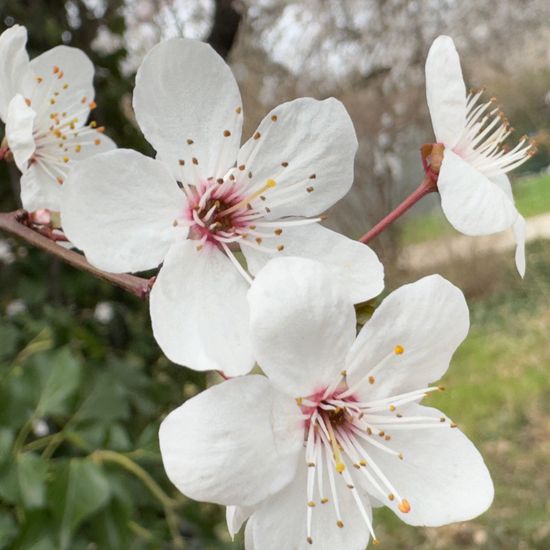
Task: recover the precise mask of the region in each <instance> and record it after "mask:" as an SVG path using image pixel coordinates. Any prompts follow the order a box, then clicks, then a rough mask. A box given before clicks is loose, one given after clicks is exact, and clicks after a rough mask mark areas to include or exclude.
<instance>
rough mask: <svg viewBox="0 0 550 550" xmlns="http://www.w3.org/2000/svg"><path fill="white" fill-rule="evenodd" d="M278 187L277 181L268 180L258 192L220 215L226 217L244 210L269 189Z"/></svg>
mask: <svg viewBox="0 0 550 550" xmlns="http://www.w3.org/2000/svg"><path fill="white" fill-rule="evenodd" d="M276 185H277V183H276V182H275V180H272V179H269V180H267V182H266V184H265V185H264V186H263V187H262V188H261V189H258V191H256V192H254V193H252V194H251V195H249V196H248V197H246V198H244V199H243V200H242V201H240V202H238V203H237V204H234V205H233V206H231V207H230V208H227V209H226V210H223V211H222V212H220V213H219V215H220V216H225V215H227V214H231V212H235V211H236V210H239V209H241V208H243V206H247V205H249V204H250V203H251V202H252V201H253V200H254V199H256V198H258V197H259V196H260V195H261V194H262V193H263V192H264V191H267V190H268V189H272V188H273V187H275V186H276Z"/></svg>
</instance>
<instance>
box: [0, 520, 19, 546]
mask: <svg viewBox="0 0 550 550" xmlns="http://www.w3.org/2000/svg"><path fill="white" fill-rule="evenodd" d="M15 535H17V525H16V523H15V520H14V519H13V516H12V515H11V514H9V513H8V512H0V550H4V548H9V544H10V542H11V541H12V539H13V538H14V537H15Z"/></svg>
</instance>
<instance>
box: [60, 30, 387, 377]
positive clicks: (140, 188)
mask: <svg viewBox="0 0 550 550" xmlns="http://www.w3.org/2000/svg"><path fill="white" fill-rule="evenodd" d="M134 108H135V112H136V118H137V121H138V123H139V125H140V127H141V129H142V130H143V133H144V134H145V137H146V138H147V139H148V141H149V142H150V143H151V144H152V145H153V147H154V148H155V149H156V151H157V158H156V159H155V160H152V159H150V158H148V157H145V156H143V155H141V154H138V153H136V152H134V151H129V150H118V151H113V152H111V153H107V154H105V155H101V156H99V157H95V158H93V159H88V160H87V161H85V162H82V163H80V164H79V165H78V166H77V167H76V168H75V170H74V171H73V172H72V174H71V177H70V181H69V185H67V186H66V192H65V193H64V197H63V204H62V211H61V217H62V224H63V228H64V230H65V232H66V234H67V236H68V238H69V239H70V240H71V242H73V243H75V245H76V246H77V247H79V248H81V249H82V250H83V251H84V253H85V254H86V257H87V258H88V260H89V261H90V262H91V263H92V264H93V265H95V266H97V267H99V268H100V269H104V270H106V271H112V272H127V271H143V270H147V269H153V268H156V267H157V266H158V265H159V264H160V263H162V264H163V265H162V268H161V270H160V272H159V274H158V277H157V279H156V282H155V284H154V286H153V289H152V292H151V297H150V298H151V299H150V310H151V318H152V325H153V331H154V335H155V337H156V339H157V342H158V343H159V345H160V346H161V348H162V349H163V351H164V352H165V354H166V355H167V356H168V357H169V358H170V359H171V360H173V361H174V362H176V363H179V364H182V365H186V366H188V367H190V368H193V369H196V370H208V369H216V370H222V371H224V372H225V373H226V374H228V375H236V374H244V373H246V372H248V371H249V370H250V369H251V368H252V366H253V364H254V358H253V355H252V351H251V349H250V342H249V337H248V306H247V303H246V292H247V290H248V286H249V283H250V282H251V280H252V276H254V275H255V274H256V273H257V272H258V271H259V270H260V269H261V268H262V267H263V266H264V264H265V263H266V262H267V261H268V260H269V259H270V258H272V257H273V256H275V255H293V256H305V257H310V258H318V259H319V260H320V261H322V262H323V263H324V264H325V265H327V266H329V268H330V269H331V271H332V273H333V275H334V276H335V277H336V278H337V280H338V281H340V283H341V284H342V286H344V287H345V288H346V290H347V292H348V294H349V296H350V298H351V299H352V300H353V301H354V302H359V301H363V300H367V299H370V298H372V297H373V296H375V295H377V294H378V293H379V292H380V291H381V290H382V288H383V268H382V265H381V264H380V262H379V260H378V258H377V257H376V254H375V253H374V252H373V251H372V250H371V249H370V248H368V247H366V246H364V245H362V244H361V243H358V242H356V241H353V240H351V239H348V238H346V237H344V236H342V235H339V234H338V233H336V232H334V231H331V230H329V229H326V228H324V227H322V226H321V225H320V224H319V223H318V222H319V221H320V220H321V217H320V214H321V213H322V212H323V211H325V210H326V209H327V208H329V207H330V206H332V205H333V204H334V203H335V202H336V201H338V200H339V199H340V198H341V197H343V196H344V195H345V194H346V193H347V191H348V190H349V188H350V187H351V184H352V181H353V162H354V156H355V152H356V149H357V139H356V136H355V131H354V128H353V124H352V122H351V120H350V118H349V115H348V114H347V112H346V110H345V108H344V107H343V105H342V104H341V103H340V102H339V101H337V100H335V99H327V100H324V101H317V100H315V99H311V98H305V99H297V100H295V101H291V102H289V103H285V104H283V105H280V106H278V107H276V108H275V109H274V110H273V111H271V112H270V113H269V114H268V115H267V116H266V117H265V118H264V120H263V121H262V122H261V123H260V125H259V127H258V129H257V130H256V131H255V132H254V134H253V135H252V137H251V138H250V139H249V140H248V141H247V142H246V143H244V145H243V146H242V147H239V146H240V143H241V129H242V123H243V108H242V102H241V96H240V93H239V89H238V86H237V83H236V81H235V79H234V77H233V75H232V73H231V70H230V69H229V67H228V66H227V65H226V64H225V62H224V61H223V60H222V59H221V58H220V57H219V56H218V55H217V54H216V53H215V52H214V50H213V49H212V48H211V47H210V46H208V45H207V44H204V43H201V42H198V41H193V40H186V39H171V40H167V41H165V42H161V43H160V44H159V45H157V46H156V47H155V48H153V49H152V50H151V51H150V52H149V54H148V55H147V56H146V58H145V59H144V61H143V64H142V65H141V67H140V69H139V71H138V74H137V77H136V88H135V91H134ZM245 266H246V267H245Z"/></svg>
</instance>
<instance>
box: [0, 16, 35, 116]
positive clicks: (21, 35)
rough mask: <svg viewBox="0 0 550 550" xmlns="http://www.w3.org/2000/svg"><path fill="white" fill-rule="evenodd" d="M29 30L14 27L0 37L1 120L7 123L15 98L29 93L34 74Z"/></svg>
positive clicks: (17, 26)
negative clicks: (30, 57) (30, 55)
mask: <svg viewBox="0 0 550 550" xmlns="http://www.w3.org/2000/svg"><path fill="white" fill-rule="evenodd" d="M26 44H27V29H26V28H25V27H22V26H20V25H13V27H10V28H9V29H7V30H6V31H4V32H3V33H2V34H1V35H0V118H1V119H2V120H3V121H6V119H7V116H8V105H9V103H10V101H11V100H12V98H13V96H14V95H15V94H18V93H22V94H26V93H28V92H29V84H30V83H31V78H32V73H31V71H30V68H29V55H28V54H27V50H26V49H25V46H26Z"/></svg>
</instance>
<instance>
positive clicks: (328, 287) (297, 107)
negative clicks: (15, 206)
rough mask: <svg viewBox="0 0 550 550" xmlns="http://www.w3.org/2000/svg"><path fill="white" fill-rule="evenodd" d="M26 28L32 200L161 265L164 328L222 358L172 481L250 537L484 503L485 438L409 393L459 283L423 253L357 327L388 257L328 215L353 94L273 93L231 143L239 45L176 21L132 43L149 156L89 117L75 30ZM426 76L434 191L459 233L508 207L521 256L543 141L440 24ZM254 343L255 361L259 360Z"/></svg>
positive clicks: (457, 339)
mask: <svg viewBox="0 0 550 550" xmlns="http://www.w3.org/2000/svg"><path fill="white" fill-rule="evenodd" d="M26 39H27V36H26V30H25V29H24V28H23V27H19V26H14V27H12V28H11V29H8V30H7V31H5V32H4V33H3V34H2V35H1V36H0V77H1V78H0V117H1V118H2V120H3V121H4V122H5V124H6V137H5V139H4V142H3V143H2V150H1V153H2V156H3V157H4V158H13V159H14V160H15V162H16V164H17V166H18V168H19V169H20V171H21V173H22V176H21V201H22V204H23V206H24V207H25V208H26V209H27V210H30V211H34V210H42V209H45V210H51V211H55V212H60V219H61V226H62V229H63V232H64V235H66V237H67V239H68V240H69V241H70V243H71V244H72V245H73V246H74V247H76V248H77V249H79V250H81V251H82V252H83V253H84V255H85V256H86V258H87V260H88V261H89V263H90V264H91V265H92V266H94V268H96V269H99V270H103V271H105V272H108V273H136V272H143V271H147V270H152V269H158V273H157V275H156V279H155V281H154V284H152V288H151V292H150V297H149V298H150V299H149V307H150V316H151V323H152V330H153V333H154V336H155V338H156V340H157V342H158V344H159V346H160V348H161V349H162V350H163V352H164V353H165V354H166V356H167V357H168V358H169V359H171V360H172V361H173V362H175V363H178V364H180V365H183V366H186V367H188V368H191V369H194V370H198V371H207V370H214V371H218V372H221V373H223V375H224V377H225V378H226V381H224V382H222V383H220V384H217V385H214V386H212V387H211V388H209V389H207V390H205V391H204V392H202V393H200V394H199V395H197V396H195V397H193V398H192V399H189V400H188V401H186V402H185V403H184V404H183V405H181V406H180V407H179V408H178V409H176V410H174V411H173V412H171V413H170V414H169V415H168V416H167V417H166V418H165V419H164V421H163V422H162V425H161V428H160V434H159V438H160V447H161V453H162V457H163V462H164V466H165V470H166V473H167V475H168V477H169V478H170V480H171V481H172V482H173V483H174V485H175V486H176V487H177V488H178V489H179V490H180V491H181V492H182V493H184V494H185V495H187V496H189V497H191V498H193V499H196V500H200V501H206V502H213V503H217V504H220V505H224V506H227V523H228V528H229V531H230V533H231V534H232V535H234V534H235V533H236V532H237V531H239V530H240V529H241V527H242V525H243V524H244V523H245V522H246V528H245V548H246V550H271V549H272V550H279V549H281V548H285V549H286V548H294V549H298V550H301V549H306V548H314V549H315V548H318V549H323V548H338V549H346V550H362V549H364V548H365V547H366V546H367V544H368V543H369V541H370V540H372V542H373V543H376V542H378V539H377V537H376V534H375V526H374V525H373V517H372V510H373V508H375V507H379V506H387V507H389V508H390V509H391V510H392V511H393V512H394V513H395V514H396V515H397V516H398V517H399V518H401V519H402V520H403V521H405V522H406V523H409V524H411V525H429V526H439V525H444V524H448V523H451V522H456V521H464V520H468V519H471V518H473V517H476V516H477V515H479V514H481V513H483V512H484V511H485V510H486V509H487V508H488V507H489V506H490V504H491V502H492V499H493V484H492V481H491V477H490V475H489V472H488V470H487V468H486V466H485V464H484V462H483V459H482V457H481V456H480V454H479V453H478V451H477V450H476V449H475V447H474V446H473V444H472V443H471V442H470V441H469V440H468V439H467V438H466V436H465V435H464V434H463V433H462V432H461V431H460V430H459V429H458V427H457V425H456V424H455V423H454V422H453V421H452V420H450V419H449V418H448V417H447V416H446V415H445V414H444V413H443V412H440V411H439V410H437V409H435V408H433V407H429V406H425V405H422V404H421V402H422V401H423V399H424V398H429V396H430V395H431V394H432V393H434V392H438V391H441V390H442V387H441V386H438V385H432V384H434V383H435V382H437V381H438V380H440V378H441V377H442V376H443V375H444V374H445V372H446V370H447V368H448V367H449V363H450V360H451V357H452V355H453V353H454V352H455V350H456V349H457V347H458V346H459V345H460V343H461V342H462V341H463V340H464V338H465V337H466V335H467V332H468V328H469V315H468V308H467V305H466V302H465V299H464V296H463V294H462V292H461V291H460V290H459V289H458V288H456V287H455V286H453V285H452V284H451V283H449V282H448V281H446V280H445V279H443V278H441V277H440V276H438V275H432V276H429V277H425V278H424V279H421V280H419V281H417V282H415V283H412V284H408V285H405V286H403V287H401V288H399V289H397V290H395V291H394V292H392V293H390V294H389V295H388V296H387V297H386V298H385V299H384V300H383V301H382V302H381V304H380V305H379V306H378V307H377V308H376V310H375V312H374V314H373V315H372V317H371V319H370V320H369V321H368V322H367V323H366V324H365V325H364V326H363V327H362V328H361V329H360V330H359V332H357V319H356V315H355V308H354V304H358V303H360V302H365V301H367V300H371V299H373V298H375V297H377V296H378V295H379V294H380V293H381V292H382V291H383V289H384V268H383V266H382V264H381V262H380V261H379V259H378V257H377V255H376V254H375V252H374V251H373V250H372V249H371V248H369V247H368V246H367V245H366V244H363V243H362V242H359V241H355V240H352V239H350V238H348V237H346V236H343V235H340V234H339V233H337V232H335V231H332V230H330V229H328V228H326V227H324V226H323V225H322V224H321V222H322V221H323V220H324V212H325V211H326V210H327V209H328V208H330V207H331V206H333V205H334V204H335V203H336V202H338V201H339V200H340V199H341V198H342V197H343V196H345V195H346V193H347V192H348V191H349V190H350V188H351V185H352V183H353V165H354V159H355V154H356V151H357V138H356V134H355V130H354V127H353V123H352V121H351V119H350V117H349V115H348V113H347V111H346V109H345V108H344V106H343V105H342V103H341V102H339V101H338V100H336V99H334V98H329V99H325V100H323V101H319V100H316V99H312V98H301V99H296V100H294V101H290V102H288V103H284V104H282V105H279V106H278V107H276V108H274V109H273V110H272V111H271V112H269V113H268V114H267V115H266V116H265V118H264V119H263V120H262V121H261V123H260V125H259V126H258V128H257V130H256V131H255V132H254V133H253V134H252V135H251V136H250V137H249V139H248V140H247V141H245V142H244V144H243V145H241V134H242V126H243V114H244V113H243V105H242V99H241V95H240V92H239V88H238V86H237V83H236V81H235V78H234V76H233V74H232V72H231V70H230V69H229V67H228V66H227V65H226V64H225V62H224V61H223V60H222V59H221V58H220V57H219V56H218V55H217V54H216V53H215V52H214V51H213V50H212V49H211V48H210V46H208V45H206V44H204V43H201V42H198V41H193V40H187V39H171V40H167V41H165V42H162V43H160V44H158V45H157V46H155V47H154V48H153V49H152V50H151V51H150V52H149V53H148V54H147V55H146V56H145V58H144V60H143V63H142V64H141V66H140V68H139V70H138V73H137V77H136V85H135V89H134V95H133V107H134V111H135V116H136V120H137V122H138V124H139V127H140V128H141V130H142V132H143V134H144V136H145V138H146V139H147V140H148V141H149V143H150V144H151V145H152V146H153V148H154V149H155V151H156V156H155V158H154V159H153V158H149V157H147V156H145V155H142V154H140V153H137V152H135V151H132V150H128V149H116V148H115V145H114V144H113V142H112V141H111V140H110V139H109V138H107V137H106V136H105V135H104V134H103V129H102V128H98V127H97V125H96V123H95V122H93V121H92V122H88V118H89V115H90V112H91V111H92V110H93V108H94V107H95V102H94V100H93V97H94V91H93V87H92V80H93V67H92V65H91V63H90V61H89V60H88V58H87V57H86V56H85V54H84V53H83V52H81V51H79V50H76V49H74V48H68V47H65V46H59V47H57V48H54V49H52V50H50V51H48V52H46V53H44V54H42V55H40V56H38V57H36V58H35V59H33V60H32V61H29V58H28V55H27V53H26V50H25V45H26ZM426 85H427V100H428V106H429V110H430V114H431V118H432V123H433V127H434V132H435V137H436V143H435V144H434V145H433V148H432V151H434V153H433V154H432V157H433V158H432V160H431V164H429V163H426V165H425V167H426V171H427V177H428V179H429V181H430V182H431V185H432V186H433V188H434V189H437V190H438V191H439V193H440V195H441V203H442V208H443V211H444V213H445V215H446V216H447V218H448V219H449V221H450V223H451V224H452V225H453V226H454V227H455V228H456V229H458V230H459V231H461V232H463V233H466V234H469V235H482V234H487V233H494V232H499V231H503V230H505V229H508V228H512V229H513V231H514V234H515V238H516V241H517V250H516V264H517V268H518V271H519V272H520V274H521V275H522V276H523V275H524V273H525V252H524V240H525V221H524V219H523V218H522V216H521V215H520V214H519V213H518V211H517V210H516V208H515V205H514V200H513V196H512V192H511V186H510V182H509V180H508V177H507V175H506V174H507V173H508V172H509V171H511V170H512V169H514V168H516V167H518V166H519V165H520V164H522V163H523V162H525V161H526V160H527V159H528V158H529V157H530V156H531V155H532V154H533V151H534V149H533V145H532V144H531V143H530V142H529V141H528V140H527V139H526V138H523V139H521V140H520V141H519V143H518V144H517V146H515V147H514V148H512V149H510V150H508V149H506V148H505V147H504V146H503V142H504V141H505V140H506V139H507V138H508V136H509V134H510V127H509V124H508V122H507V121H506V119H505V118H504V116H503V115H502V114H501V113H500V111H499V110H498V108H496V107H495V106H494V102H493V100H490V101H487V102H482V101H481V92H472V93H471V94H470V95H467V94H466V90H465V85H464V80H463V77H462V72H461V67H460V62H459V59H458V54H457V52H456V50H455V47H454V44H453V42H452V40H451V39H450V38H449V37H444V36H442V37H439V38H437V39H436V40H435V42H434V43H433V45H432V47H431V49H430V51H429V54H428V58H427V62H426ZM435 151H438V154H440V156H441V158H440V159H439V160H438V162H435ZM432 190H433V189H432ZM394 217H395V216H394ZM392 219H393V218H392ZM255 365H257V366H258V367H259V368H261V370H262V371H263V374H249V373H250V371H251V370H252V369H253V367H254V366H255Z"/></svg>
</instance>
